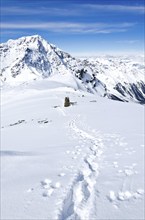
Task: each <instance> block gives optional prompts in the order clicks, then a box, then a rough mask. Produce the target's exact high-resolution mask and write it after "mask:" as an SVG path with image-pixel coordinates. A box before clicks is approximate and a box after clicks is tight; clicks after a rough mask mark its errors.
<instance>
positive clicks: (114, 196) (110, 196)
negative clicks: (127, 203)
mask: <svg viewBox="0 0 145 220" xmlns="http://www.w3.org/2000/svg"><path fill="white" fill-rule="evenodd" d="M107 198H108V199H109V201H110V202H113V201H115V200H116V195H115V192H114V191H112V190H111V191H110V192H109V195H108V196H107Z"/></svg>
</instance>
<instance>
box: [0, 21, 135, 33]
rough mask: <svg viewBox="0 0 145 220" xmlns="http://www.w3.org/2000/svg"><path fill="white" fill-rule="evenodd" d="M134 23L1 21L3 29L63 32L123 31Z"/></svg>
mask: <svg viewBox="0 0 145 220" xmlns="http://www.w3.org/2000/svg"><path fill="white" fill-rule="evenodd" d="M135 24H136V23H112V24H111V23H77V22H76V23H75V22H74V23H73V22H42V23H10V22H8V23H6V22H2V23H1V29H3V30H5V29H6V30H8V29H9V30H10V29H15V30H18V29H19V30H23V29H26V30H28V29H31V30H32V29H33V30H47V31H51V32H62V33H63V32H64V33H68V32H71V33H88V34H89V33H102V34H109V33H114V32H125V31H127V30H128V28H130V27H133V26H134V25H135Z"/></svg>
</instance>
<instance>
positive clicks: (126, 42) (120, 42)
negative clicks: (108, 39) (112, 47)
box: [116, 40, 139, 44]
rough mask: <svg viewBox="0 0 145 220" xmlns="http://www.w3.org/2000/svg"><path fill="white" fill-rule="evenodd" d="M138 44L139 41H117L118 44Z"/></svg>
mask: <svg viewBox="0 0 145 220" xmlns="http://www.w3.org/2000/svg"><path fill="white" fill-rule="evenodd" d="M138 42H139V40H119V41H116V43H119V44H136V43H138Z"/></svg>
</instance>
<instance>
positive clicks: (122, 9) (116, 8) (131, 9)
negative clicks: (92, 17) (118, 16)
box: [83, 4, 145, 13]
mask: <svg viewBox="0 0 145 220" xmlns="http://www.w3.org/2000/svg"><path fill="white" fill-rule="evenodd" d="M83 7H84V8H88V9H92V10H96V11H100V10H101V11H117V12H134V13H145V7H144V6H127V5H97V4H84V5H83Z"/></svg>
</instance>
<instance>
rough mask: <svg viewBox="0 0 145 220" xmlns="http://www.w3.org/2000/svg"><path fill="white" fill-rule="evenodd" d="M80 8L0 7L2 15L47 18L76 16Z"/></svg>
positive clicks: (79, 12)
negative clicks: (44, 16) (41, 16)
mask: <svg viewBox="0 0 145 220" xmlns="http://www.w3.org/2000/svg"><path fill="white" fill-rule="evenodd" d="M81 10H82V9H81V8H78V7H75V6H73V7H72V8H57V7H48V6H47V7H35V6H34V7H33V8H28V7H25V8H22V7H18V6H15V7H14V6H13V7H2V8H1V13H2V15H47V16H77V15H80V14H83V11H82V13H81ZM83 10H84V9H83Z"/></svg>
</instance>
